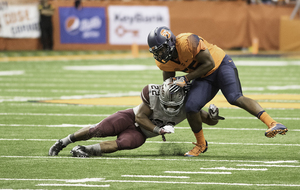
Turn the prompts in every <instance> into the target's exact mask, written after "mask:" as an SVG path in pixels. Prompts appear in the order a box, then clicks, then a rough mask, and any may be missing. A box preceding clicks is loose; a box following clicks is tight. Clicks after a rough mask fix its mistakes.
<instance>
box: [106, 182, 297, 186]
mask: <svg viewBox="0 0 300 190" xmlns="http://www.w3.org/2000/svg"><path fill="white" fill-rule="evenodd" d="M103 182H106V183H109V182H113V183H161V184H187V185H228V186H278V187H300V184H251V183H216V182H186V181H180V182H179V181H138V180H105V181H103Z"/></svg>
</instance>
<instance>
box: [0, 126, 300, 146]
mask: <svg viewBox="0 0 300 190" xmlns="http://www.w3.org/2000/svg"><path fill="white" fill-rule="evenodd" d="M87 126H88V125H87ZM0 141H41V142H45V141H51V142H55V141H57V139H16V138H15V139H10V138H0ZM103 141H105V140H100V139H99V140H98V139H97V140H89V142H103ZM146 143H149V144H191V142H182V141H166V142H164V141H146ZM209 144H219V145H242V146H246V145H248V146H300V144H270V143H265V144H262V143H230V142H229V143H223V142H209Z"/></svg>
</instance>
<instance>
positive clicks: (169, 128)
mask: <svg viewBox="0 0 300 190" xmlns="http://www.w3.org/2000/svg"><path fill="white" fill-rule="evenodd" d="M162 129H163V130H164V132H166V133H168V134H170V133H175V129H174V126H173V125H165V126H163V127H162Z"/></svg>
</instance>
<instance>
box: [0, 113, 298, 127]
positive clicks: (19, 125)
mask: <svg viewBox="0 0 300 190" xmlns="http://www.w3.org/2000/svg"><path fill="white" fill-rule="evenodd" d="M103 116H104V115H103ZM89 125H92V124H85V125H79V124H61V125H33V124H0V127H6V126H7V127H25V126H26V127H81V128H82V127H87V126H89ZM175 129H188V130H190V127H175ZM205 130H232V131H266V130H267V129H257V128H221V127H206V128H205ZM289 131H300V129H289Z"/></svg>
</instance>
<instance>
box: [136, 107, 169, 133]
mask: <svg viewBox="0 0 300 190" xmlns="http://www.w3.org/2000/svg"><path fill="white" fill-rule="evenodd" d="M152 113H153V111H152V110H151V109H150V108H149V107H148V106H147V105H146V104H145V103H144V102H143V103H141V105H140V108H139V111H138V112H137V113H136V115H135V121H136V122H137V123H138V124H139V126H140V127H143V128H144V129H146V130H148V131H151V132H153V133H156V134H159V135H164V134H166V133H171V132H170V131H168V130H166V129H164V128H159V127H158V126H156V125H154V124H153V123H152V122H151V121H150V119H149V116H150V115H151V114H152Z"/></svg>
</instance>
